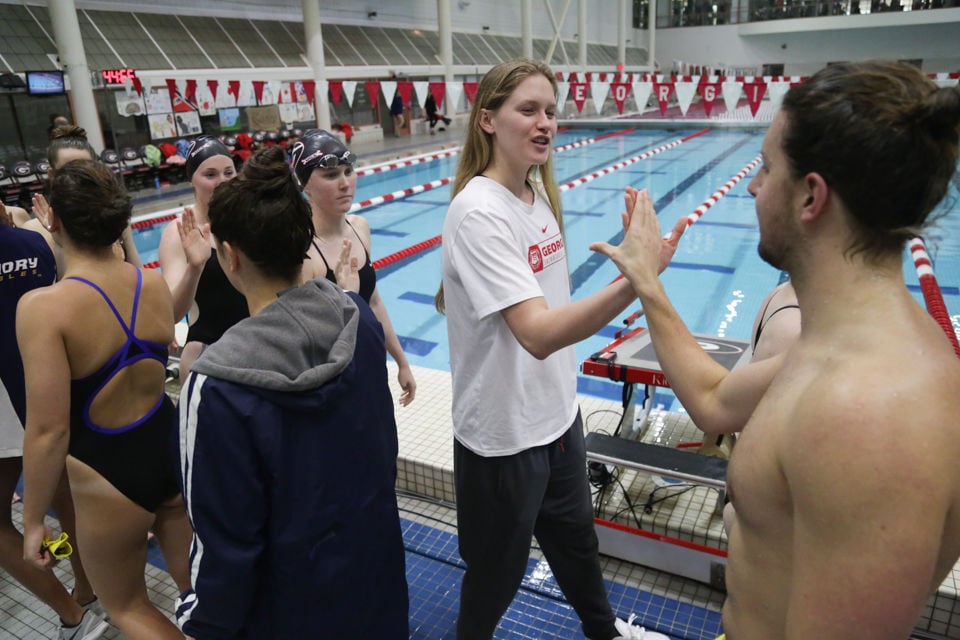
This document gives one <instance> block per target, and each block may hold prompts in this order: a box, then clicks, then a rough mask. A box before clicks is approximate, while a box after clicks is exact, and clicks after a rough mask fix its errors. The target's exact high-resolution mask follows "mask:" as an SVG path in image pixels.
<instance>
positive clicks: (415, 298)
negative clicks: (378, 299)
mask: <svg viewBox="0 0 960 640" xmlns="http://www.w3.org/2000/svg"><path fill="white" fill-rule="evenodd" d="M397 298H398V299H400V300H409V301H410V302H417V303H419V304H428V305H430V306H431V307H432V306H433V296H428V295H427V294H425V293H417V292H416V291H407V292H405V293H401V294H400V295H399V296H397Z"/></svg>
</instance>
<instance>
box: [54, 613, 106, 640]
mask: <svg viewBox="0 0 960 640" xmlns="http://www.w3.org/2000/svg"><path fill="white" fill-rule="evenodd" d="M109 626H110V625H109V624H107V621H106V620H104V619H103V617H102V616H99V615H97V614H96V613H94V612H92V611H89V610H84V612H83V617H82V618H81V619H80V624H78V625H77V626H75V627H65V626H63V625H60V635H59V636H58V638H59V640H96V639H97V638H99V637H100V636H102V635H103V632H104V631H106V630H107V628H108V627H109Z"/></svg>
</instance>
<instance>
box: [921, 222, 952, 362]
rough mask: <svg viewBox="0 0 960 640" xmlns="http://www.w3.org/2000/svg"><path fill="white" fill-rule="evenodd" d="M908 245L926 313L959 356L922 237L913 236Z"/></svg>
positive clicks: (941, 294) (948, 316) (948, 317)
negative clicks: (938, 326) (944, 334)
mask: <svg viewBox="0 0 960 640" xmlns="http://www.w3.org/2000/svg"><path fill="white" fill-rule="evenodd" d="M909 247H910V254H911V255H912V256H913V266H914V267H915V268H916V270H917V277H918V278H919V279H920V289H921V291H923V301H924V303H926V305H927V313H929V314H930V315H931V316H933V319H934V320H936V321H937V324H939V325H940V328H941V329H943V332H944V333H946V334H947V338H948V339H949V340H950V343H951V344H952V345H953V352H954V353H956V354H957V356H958V357H960V342H958V341H957V333H956V331H954V329H953V322H952V321H951V320H950V312H949V311H947V304H946V303H945V302H944V301H943V292H941V291H940V284H939V283H938V282H937V276H936V275H935V274H934V273H933V261H932V260H930V254H928V253H927V246H926V245H925V244H924V242H923V239H922V238H914V239H913V240H911V241H910V243H909Z"/></svg>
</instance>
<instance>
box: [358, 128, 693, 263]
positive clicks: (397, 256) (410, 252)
mask: <svg viewBox="0 0 960 640" xmlns="http://www.w3.org/2000/svg"><path fill="white" fill-rule="evenodd" d="M709 131H710V129H701V130H700V131H697V132H696V133H693V134H690V135H688V136H684V137H683V138H679V139H677V140H674V141H673V142H668V143H667V144H664V145H661V146H659V147H657V148H656V149H652V150H650V151H647V152H645V153H642V154H640V155H638V156H634V157H633V158H630V159H628V160H624V161H623V162H618V163H616V164H613V165H610V166H609V167H606V168H604V169H600V170H599V171H595V172H594V173H591V174H589V175H586V176H582V177H580V178H577V179H576V180H572V181H570V182H568V183H566V184H563V185H560V187H559V190H560V192H561V193H563V192H565V191H568V190H570V189H573V188H574V187H578V186H580V185H581V184H586V183H587V182H590V181H592V180H596V179H597V178H599V177H602V176H605V175H607V174H609V173H613V172H614V171H617V170H619V169H623V168H624V167H627V166H630V165H631V164H634V163H636V162H639V161H641V160H645V159H647V158H649V157H651V156H655V155H657V154H658V153H663V152H664V151H667V150H668V149H672V148H674V147H676V146H678V145H680V144H683V143H684V142H686V141H688V140H693V139H694V138H696V137H699V136H702V135H704V134H706V133H708V132H709ZM450 179H451V178H445V180H447V181H448V182H449V181H450ZM437 182H440V181H439V180H438V181H437ZM421 186H425V185H421ZM412 188H413V189H416V188H417V187H412ZM428 188H433V187H428ZM404 191H408V190H407V189H404ZM389 195H393V194H389ZM440 238H441V236H439V235H437V236H434V237H432V238H430V239H429V240H425V241H424V242H421V243H419V244H415V245H413V246H411V247H407V248H406V249H401V250H400V251H397V252H396V253H391V254H390V255H388V256H384V257H383V258H380V259H379V260H377V261H375V262H374V263H373V268H374V269H379V268H381V267H385V266H387V265H390V264H394V263H395V262H398V261H400V260H404V259H406V258H409V257H411V256H414V255H416V254H418V253H420V252H421V251H425V250H427V249H429V248H430V247H434V246H436V245H438V244H440Z"/></svg>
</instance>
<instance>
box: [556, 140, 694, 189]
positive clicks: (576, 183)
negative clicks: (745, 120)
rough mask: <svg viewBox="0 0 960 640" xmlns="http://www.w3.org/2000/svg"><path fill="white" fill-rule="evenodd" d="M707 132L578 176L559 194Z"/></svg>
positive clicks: (563, 186) (561, 187) (563, 185)
mask: <svg viewBox="0 0 960 640" xmlns="http://www.w3.org/2000/svg"><path fill="white" fill-rule="evenodd" d="M709 131H710V129H701V130H700V131H697V132H696V133H691V134H690V135H688V136H684V137H683V138H678V139H677V140H674V141H673V142H668V143H667V144H664V145H661V146H659V147H657V148H656V149H651V150H650V151H647V152H645V153H641V154H640V155H638V156H634V157H632V158H628V159H627V160H624V161H622V162H618V163H616V164H612V165H610V166H609V167H604V168H603V169H600V170H599V171H594V172H593V173H591V174H588V175H585V176H580V177H579V178H577V179H576V180H573V181H571V182H568V183H566V184H562V185H560V193H563V192H564V191H567V190H569V189H573V188H574V187H578V186H580V185H581V184H586V183H588V182H590V181H591V180H596V179H597V178H600V177H603V176H605V175H607V174H608V173H613V172H614V171H619V170H620V169H623V168H624V167H629V166H630V165H632V164H635V163H637V162H640V161H641V160H646V159H647V158H650V157H652V156H655V155H657V154H658V153H663V152H664V151H666V150H668V149H673V148H674V147H677V146H679V145H681V144H683V143H684V142H687V141H688V140H693V139H694V138H696V137H698V136H702V135H703V134H705V133H707V132H709Z"/></svg>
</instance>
